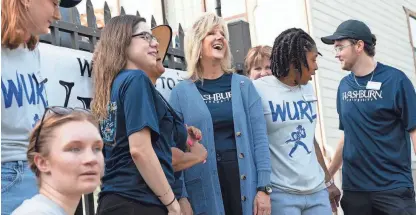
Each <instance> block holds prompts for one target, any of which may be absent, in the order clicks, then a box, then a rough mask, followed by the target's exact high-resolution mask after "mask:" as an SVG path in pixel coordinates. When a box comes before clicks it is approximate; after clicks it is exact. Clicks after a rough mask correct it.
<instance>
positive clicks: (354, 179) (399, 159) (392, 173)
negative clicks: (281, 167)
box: [337, 63, 416, 191]
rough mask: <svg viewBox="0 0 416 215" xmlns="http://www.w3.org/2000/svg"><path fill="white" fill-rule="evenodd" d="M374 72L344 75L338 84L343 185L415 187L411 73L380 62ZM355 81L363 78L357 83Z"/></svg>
mask: <svg viewBox="0 0 416 215" xmlns="http://www.w3.org/2000/svg"><path fill="white" fill-rule="evenodd" d="M371 76H372V74H371V73H370V74H369V75H366V76H364V77H356V81H355V79H354V74H353V73H351V74H350V75H348V76H346V77H344V78H343V79H342V80H341V83H340V85H339V88H338V95H337V111H338V114H339V116H340V129H341V130H344V134H345V143H344V151H343V171H342V179H343V190H349V191H382V190H388V189H395V188H398V187H409V188H413V179H412V170H411V154H410V153H412V152H411V148H410V147H411V145H410V144H411V142H410V137H409V133H408V132H410V131H411V130H413V129H414V128H415V127H416V111H415V110H416V93H415V89H414V87H413V85H412V83H411V81H410V80H409V79H408V78H407V76H406V75H405V74H404V73H403V72H401V71H399V70H398V69H395V68H393V67H390V66H386V65H383V64H381V63H378V64H377V67H376V69H375V70H374V77H373V79H372V81H373V82H380V83H381V88H380V90H374V89H366V87H365V86H366V85H367V82H368V81H370V79H371ZM356 82H358V84H359V85H360V86H359V85H358V84H357V83H356Z"/></svg>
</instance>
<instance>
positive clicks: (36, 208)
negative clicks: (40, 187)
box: [12, 195, 62, 215]
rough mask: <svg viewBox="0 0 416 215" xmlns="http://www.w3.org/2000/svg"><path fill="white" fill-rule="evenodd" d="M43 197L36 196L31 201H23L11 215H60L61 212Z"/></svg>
mask: <svg viewBox="0 0 416 215" xmlns="http://www.w3.org/2000/svg"><path fill="white" fill-rule="evenodd" d="M44 198H45V197H43V196H40V195H36V196H34V197H32V198H31V199H27V200H25V201H24V202H23V203H22V204H21V205H20V206H19V207H18V208H16V209H15V210H14V211H13V212H12V215H32V214H40V215H60V214H62V213H61V211H59V210H57V209H56V207H55V206H56V205H54V204H55V203H53V202H52V201H50V200H49V201H48V200H44Z"/></svg>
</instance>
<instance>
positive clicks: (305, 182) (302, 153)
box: [253, 76, 325, 194]
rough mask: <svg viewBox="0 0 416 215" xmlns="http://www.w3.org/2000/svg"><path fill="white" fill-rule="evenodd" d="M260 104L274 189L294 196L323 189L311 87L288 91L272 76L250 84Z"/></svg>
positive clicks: (288, 89)
mask: <svg viewBox="0 0 416 215" xmlns="http://www.w3.org/2000/svg"><path fill="white" fill-rule="evenodd" d="M253 83H254V86H255V87H256V89H257V91H258V93H259V95H260V97H261V98H262V103H263V112H264V117H265V118H266V123H267V133H268V138H269V143H270V155H271V162H272V176H271V182H272V185H273V186H274V187H275V188H278V189H280V190H282V191H284V192H288V193H294V194H311V193H315V192H318V191H320V190H322V189H325V181H324V179H325V174H324V171H323V170H322V168H321V166H320V165H319V163H318V159H317V157H316V154H315V147H314V137H315V126H316V118H317V112H316V96H315V93H314V90H313V88H312V85H311V84H310V83H308V84H307V85H305V86H296V87H291V86H287V85H285V84H283V83H282V82H280V81H279V80H278V79H277V78H276V77H274V76H266V77H263V78H260V79H257V80H256V81H254V82H253Z"/></svg>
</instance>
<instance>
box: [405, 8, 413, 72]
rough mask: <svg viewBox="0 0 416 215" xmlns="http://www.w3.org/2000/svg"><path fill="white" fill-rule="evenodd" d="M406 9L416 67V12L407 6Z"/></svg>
mask: <svg viewBox="0 0 416 215" xmlns="http://www.w3.org/2000/svg"><path fill="white" fill-rule="evenodd" d="M404 10H405V11H406V15H407V18H408V24H409V36H410V44H411V45H412V48H413V57H414V59H415V69H416V12H413V11H411V10H409V9H407V8H404Z"/></svg>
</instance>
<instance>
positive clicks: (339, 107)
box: [337, 80, 344, 131]
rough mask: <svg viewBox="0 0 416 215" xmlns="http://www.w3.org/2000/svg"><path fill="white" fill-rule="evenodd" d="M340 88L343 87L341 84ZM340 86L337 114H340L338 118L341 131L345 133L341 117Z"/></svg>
mask: <svg viewBox="0 0 416 215" xmlns="http://www.w3.org/2000/svg"><path fill="white" fill-rule="evenodd" d="M341 82H342V80H341ZM340 86H341V83H340ZM340 86H338V91H337V113H338V118H339V130H342V131H343V130H344V125H343V124H342V117H341V94H340V90H339V89H340Z"/></svg>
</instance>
